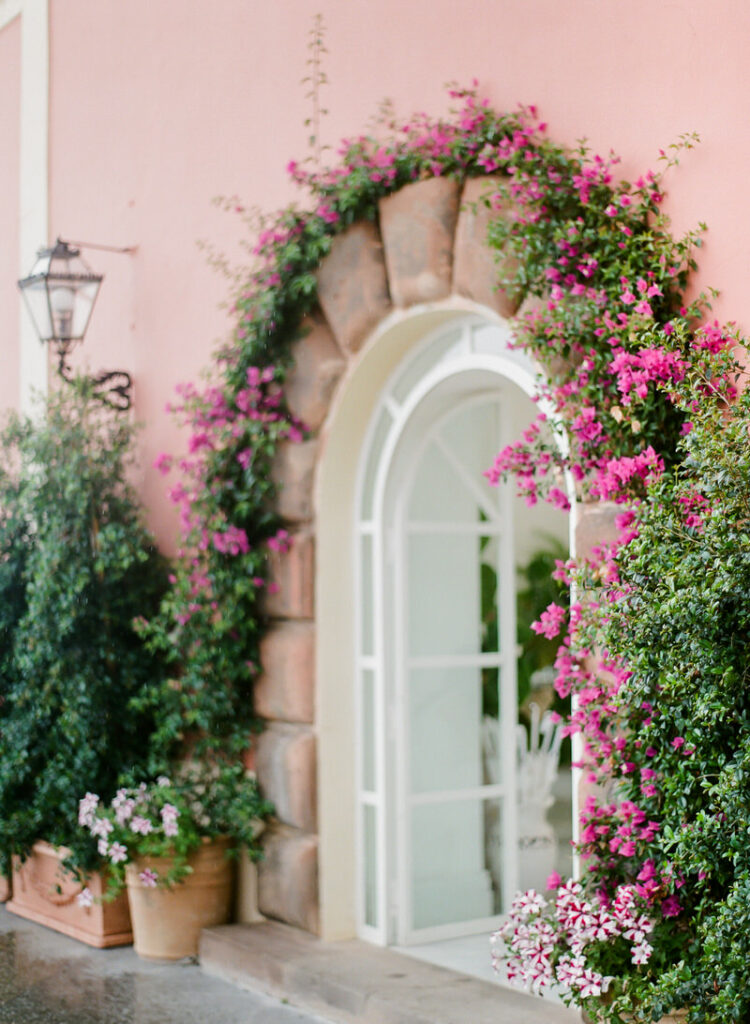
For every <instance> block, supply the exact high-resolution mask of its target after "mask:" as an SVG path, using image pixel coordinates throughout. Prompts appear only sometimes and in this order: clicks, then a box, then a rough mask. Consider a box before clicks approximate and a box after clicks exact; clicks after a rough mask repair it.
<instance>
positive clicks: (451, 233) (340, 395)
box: [256, 178, 611, 939]
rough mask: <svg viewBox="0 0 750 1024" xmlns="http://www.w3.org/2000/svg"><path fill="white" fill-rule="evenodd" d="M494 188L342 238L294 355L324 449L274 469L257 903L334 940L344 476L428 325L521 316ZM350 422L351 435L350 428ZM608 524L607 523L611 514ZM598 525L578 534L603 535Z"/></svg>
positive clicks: (345, 931) (449, 185)
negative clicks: (263, 831)
mask: <svg viewBox="0 0 750 1024" xmlns="http://www.w3.org/2000/svg"><path fill="white" fill-rule="evenodd" d="M491 180H492V179H489V178H475V179H470V180H468V181H467V182H466V183H465V184H464V185H463V186H462V185H461V184H460V183H459V182H457V181H454V180H451V179H443V178H431V179H426V180H424V181H419V182H415V183H414V184H412V185H408V186H406V187H405V188H403V189H401V190H400V191H398V192H396V193H394V194H392V195H390V196H388V197H386V198H384V199H383V200H381V202H380V205H379V223H378V224H375V223H372V222H369V221H363V222H359V223H357V224H355V225H353V226H352V227H351V228H349V229H348V230H347V231H345V232H344V233H343V234H341V235H340V236H337V238H336V239H335V240H334V241H333V244H332V248H331V252H330V254H329V255H328V256H327V258H326V259H325V260H324V261H323V263H322V264H321V266H320V268H319V271H318V275H317V276H318V297H319V309H318V310H316V311H315V313H314V314H313V315H312V316H310V317H309V318H308V319H307V320H306V321H305V322H304V324H303V327H304V328H305V329H306V330H307V334H306V335H305V336H304V337H303V339H302V340H301V341H299V342H298V343H297V344H296V345H295V348H294V350H293V356H294V366H293V369H292V370H291V371H290V373H289V375H288V378H287V384H286V388H285V390H286V396H287V400H288V403H289V406H290V409H291V411H292V412H293V413H294V414H295V415H296V416H298V417H299V418H300V419H302V420H303V421H304V422H305V423H307V425H308V426H309V428H310V430H311V438H310V439H309V440H307V441H305V442H303V443H300V444H285V445H283V446H282V447H281V449H280V451H279V453H278V456H277V459H276V463H275V469H274V474H275V479H276V481H277V483H278V484H279V487H280V490H279V499H278V509H279V512H280V514H281V516H282V518H283V519H284V520H285V522H286V523H287V526H288V529H289V531H290V534H291V535H292V538H293V543H292V546H291V548H290V550H289V551H288V552H286V553H283V554H276V555H274V561H273V566H272V572H273V578H274V581H275V582H276V583H277V584H278V591H277V593H276V594H274V595H273V596H271V597H270V598H269V601H268V604H267V611H268V613H269V615H270V616H271V618H272V620H273V621H272V626H271V629H270V631H269V632H268V634H267V636H266V638H265V639H264V642H263V645H262V650H261V660H262V665H263V676H262V678H261V680H260V681H259V683H258V685H257V688H256V710H257V712H258V714H259V715H260V716H261V717H263V718H264V719H265V720H266V722H267V728H266V730H265V732H264V733H263V734H262V735H261V736H260V737H259V738H258V741H257V754H256V765H257V771H258V777H259V780H260V782H261V785H262V786H263V789H264V791H265V793H266V794H267V795H268V797H269V798H270V799H271V800H272V801H273V802H274V804H275V806H276V814H277V818H278V824H276V825H274V826H273V827H272V828H271V829H269V832H268V834H267V836H266V840H265V844H264V845H265V860H264V861H263V862H262V863H261V864H260V865H259V870H258V906H259V909H260V911H261V913H263V914H265V915H267V916H269V917H272V918H277V919H279V920H281V921H284V922H286V923H288V924H291V925H294V926H297V927H300V928H303V929H305V930H307V931H310V932H313V933H315V934H319V935H322V936H323V937H324V938H329V939H339V938H349V937H352V936H353V935H354V934H355V913H354V891H355V867H354V853H353V840H352V835H353V827H352V825H353V804H354V800H353V788H352V787H353V779H352V776H353V771H352V766H353V763H354V743H355V738H354V735H353V729H352V728H351V727H350V726H351V723H352V722H353V721H354V711H353V704H352V701H353V697H352V694H351V690H352V689H353V687H351V685H347V679H346V675H345V672H342V665H345V664H346V662H347V646H348V645H351V637H347V636H346V635H345V633H346V631H345V630H344V631H343V633H342V630H341V623H342V622H345V621H346V614H347V609H346V604H347V600H346V598H345V597H342V594H345V593H348V594H351V593H352V592H353V591H352V589H351V585H352V584H351V580H352V574H351V565H350V564H348V562H349V560H350V555H348V554H347V553H346V551H344V550H343V549H342V546H341V530H342V528H344V527H345V521H346V515H347V512H348V506H347V507H345V506H346V503H347V502H348V501H349V500H350V497H351V496H350V494H348V493H346V485H345V484H344V485H342V483H341V481H347V480H348V481H349V482H350V483H351V482H352V481H353V476H354V473H355V467H356V459H357V455H358V445H359V443H361V439H362V436H363V432H364V429H365V427H366V424H367V420H368V417H369V410H368V408H367V405H368V395H369V396H370V398H371V397H372V395H373V394H374V393H376V392H377V389H378V382H379V381H384V380H385V377H386V376H387V373H388V371H389V369H390V368H391V367H392V366H393V365H395V361H396V360H397V359H398V358H399V356H400V355H403V354H404V352H405V351H406V350H407V349H408V347H409V346H410V345H411V344H412V343H413V342H414V340H415V336H416V333H417V328H416V326H415V325H416V324H417V322H419V324H420V327H419V331H420V332H421V331H423V330H424V327H425V325H430V324H432V325H437V324H439V323H440V322H441V320H442V319H444V318H445V317H447V316H449V315H455V312H456V311H457V310H462V309H463V310H467V311H477V310H481V311H482V312H483V314H484V315H490V316H493V315H494V316H497V317H503V318H507V317H510V316H512V315H513V314H514V313H516V312H517V309H516V305H515V304H514V303H513V301H512V300H511V298H510V297H509V296H508V295H507V294H506V293H505V292H504V291H502V290H499V289H497V288H496V286H495V282H496V280H497V276H498V268H497V265H496V263H495V259H494V256H493V253H492V251H491V250H490V249H489V247H488V246H487V245H486V232H487V225H488V222H489V219H490V217H491V216H498V211H492V213H491V212H490V211H489V210H488V209H487V207H486V206H485V205H484V204H482V203H478V200H479V199H480V198H481V196H482V194H483V193H484V192H485V191H486V190H487V189H488V186H490V184H491ZM343 421H346V423H347V429H346V430H345V431H341V430H337V429H336V424H337V423H340V422H343ZM598 517H599V519H602V515H601V510H600V511H599V513H598ZM604 519H605V520H606V523H604V524H603V525H604V526H605V528H606V527H607V526H608V525H609V524H610V521H611V517H610V516H605V517H604ZM579 520H580V516H579ZM588 522H589V520H588V517H584V518H583V520H582V521H581V522H580V527H582V528H584V529H585V530H587V532H588V533H590V529H589V528H588V526H587V525H586V524H587V523H588ZM600 535H601V529H600V528H597V529H596V537H597V539H598V537H599V536H600ZM585 543H586V544H590V543H592V542H591V541H590V540H588V541H586V542H585ZM344 546H345V545H344ZM342 576H343V577H345V578H346V579H348V580H349V583H348V584H347V586H348V587H349V589H348V590H347V586H344V587H342V586H341V577H342ZM348 603H349V604H351V598H349V599H348ZM350 682H351V681H350V680H349V683H350Z"/></svg>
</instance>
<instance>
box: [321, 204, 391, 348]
mask: <svg viewBox="0 0 750 1024" xmlns="http://www.w3.org/2000/svg"><path fill="white" fill-rule="evenodd" d="M317 280H318V301H319V302H320V305H321V308H322V309H323V312H324V313H325V316H326V319H327V320H328V323H329V324H330V327H331V330H332V331H333V333H334V335H335V337H336V340H337V342H338V344H339V346H340V347H341V349H342V350H343V351H344V352H346V353H347V355H350V356H351V355H353V354H354V353H355V352H358V351H359V349H360V347H361V345H362V343H363V342H364V340H365V338H366V337H367V335H368V334H369V332H370V331H371V330H372V329H373V327H375V326H376V324H378V323H379V322H380V321H381V320H382V319H383V318H384V317H385V316H387V315H388V313H389V312H390V311H391V299H390V294H389V292H388V278H387V275H386V270H385V261H384V259H383V243H382V241H381V239H380V235H379V233H378V229H377V228H376V227H375V225H374V224H373V223H372V222H371V221H365V220H363V221H358V222H357V223H356V224H352V226H351V227H350V228H347V230H346V231H344V232H343V233H342V234H340V235H337V236H336V238H334V240H333V242H332V244H331V251H330V252H329V253H328V255H327V256H326V258H325V259H324V260H323V261H322V263H321V264H320V267H319V268H318V273H317Z"/></svg>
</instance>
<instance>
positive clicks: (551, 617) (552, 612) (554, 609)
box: [531, 602, 567, 640]
mask: <svg viewBox="0 0 750 1024" xmlns="http://www.w3.org/2000/svg"><path fill="white" fill-rule="evenodd" d="M566 614H567V612H566V611H565V609H564V608H562V607H561V606H560V605H559V604H555V603H554V602H552V603H551V604H548V605H547V607H546V608H545V610H544V611H543V612H542V614H541V615H540V616H539V620H538V621H537V622H532V624H531V628H532V629H533V630H534V632H535V633H539V634H541V635H542V636H545V637H547V639H548V640H553V639H554V638H555V637H556V636H557V635H558V633H559V632H560V630H561V629H562V625H563V622H564V621H565V616H566Z"/></svg>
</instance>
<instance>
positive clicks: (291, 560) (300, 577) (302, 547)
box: [265, 530, 315, 619]
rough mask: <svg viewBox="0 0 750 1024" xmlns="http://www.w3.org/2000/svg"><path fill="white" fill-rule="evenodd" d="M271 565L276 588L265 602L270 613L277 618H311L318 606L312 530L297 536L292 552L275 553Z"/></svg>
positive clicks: (272, 555) (271, 576)
mask: <svg viewBox="0 0 750 1024" xmlns="http://www.w3.org/2000/svg"><path fill="white" fill-rule="evenodd" d="M269 563H270V570H271V571H270V577H269V582H270V584H271V585H272V587H271V589H269V592H268V595H267V596H266V601H265V610H266V612H267V614H268V615H271V616H272V617H274V618H277V619H311V618H312V617H313V613H314V607H315V540H314V537H313V534H312V531H310V530H299V531H297V532H296V533H293V534H292V535H291V547H290V548H289V550H288V551H271V552H270V553H269ZM276 588H278V589H276ZM273 590H275V593H273V592H272V591H273Z"/></svg>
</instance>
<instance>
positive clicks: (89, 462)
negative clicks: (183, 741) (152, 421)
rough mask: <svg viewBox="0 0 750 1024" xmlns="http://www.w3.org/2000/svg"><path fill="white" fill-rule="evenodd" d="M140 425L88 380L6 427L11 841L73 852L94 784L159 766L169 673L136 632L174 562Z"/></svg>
mask: <svg viewBox="0 0 750 1024" xmlns="http://www.w3.org/2000/svg"><path fill="white" fill-rule="evenodd" d="M132 442H133V430H132V428H131V426H130V425H129V424H128V423H127V421H126V420H124V419H123V418H122V417H118V416H117V415H116V414H115V413H113V412H111V411H108V410H107V409H105V408H104V407H102V405H101V404H100V403H98V402H97V401H96V399H94V398H93V397H92V396H91V394H90V393H89V392H88V391H87V389H86V386H85V384H81V383H79V384H78V385H77V386H76V387H74V388H70V387H67V386H65V387H64V388H63V389H62V390H60V391H59V392H56V393H55V394H53V395H52V396H51V397H50V399H49V401H48V402H47V403H46V407H45V408H44V409H42V410H41V415H40V416H39V417H38V418H37V419H35V420H30V419H26V418H21V417H18V416H12V417H11V418H10V420H9V422H8V423H7V425H6V426H5V427H4V429H3V430H2V433H0V458H2V464H1V465H0V643H1V646H0V837H1V841H0V843H1V845H2V855H3V858H5V859H6V864H7V857H8V856H9V855H10V854H11V853H18V854H22V855H23V854H25V853H27V852H28V850H29V848H30V846H31V844H32V843H33V842H34V841H35V840H36V839H39V838H44V839H46V840H48V841H49V842H52V843H54V844H58V845H65V846H70V847H72V848H73V849H74V850H76V851H78V852H80V853H81V856H82V858H83V862H84V864H85V865H86V866H88V865H90V864H91V857H90V856H87V854H86V851H85V850H82V849H81V843H80V836H79V834H78V831H77V829H76V826H75V817H76V809H77V803H78V799H79V797H80V795H81V790H82V788H83V789H86V788H96V789H98V790H99V791H101V792H104V793H109V792H112V791H114V787H115V785H116V783H117V779H118V776H119V775H120V773H121V772H122V771H123V770H124V769H125V768H132V767H133V766H136V765H143V766H145V764H146V759H147V755H148V741H149V736H150V735H151V733H152V731H153V728H154V722H153V718H152V716H151V714H150V713H148V712H146V711H138V710H135V708H134V702H135V700H136V698H137V697H138V696H139V695H140V694H141V693H142V691H143V690H144V687H146V686H147V685H150V684H152V683H153V681H154V679H158V678H159V677H160V675H161V674H162V672H163V669H162V666H161V664H160V661H159V660H158V658H156V657H155V656H154V655H152V654H150V653H149V652H147V651H146V649H145V647H144V645H143V642H142V641H141V640H140V638H139V637H138V636H137V634H136V632H135V630H134V628H133V619H134V617H135V616H137V615H142V614H149V613H150V612H152V611H153V610H155V609H156V608H157V607H158V604H159V601H160V600H161V598H162V596H163V593H164V590H165V587H166V566H165V562H164V560H163V559H162V558H161V557H160V556H159V554H158V553H157V551H156V549H155V547H154V544H153V541H152V539H151V537H150V535H149V534H148V533H147V531H146V529H145V527H144V526H143V523H142V521H141V516H140V511H139V504H138V502H137V499H136V497H135V494H134V492H133V490H132V488H131V486H130V484H129V483H128V471H129V469H130V466H131V453H132Z"/></svg>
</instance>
